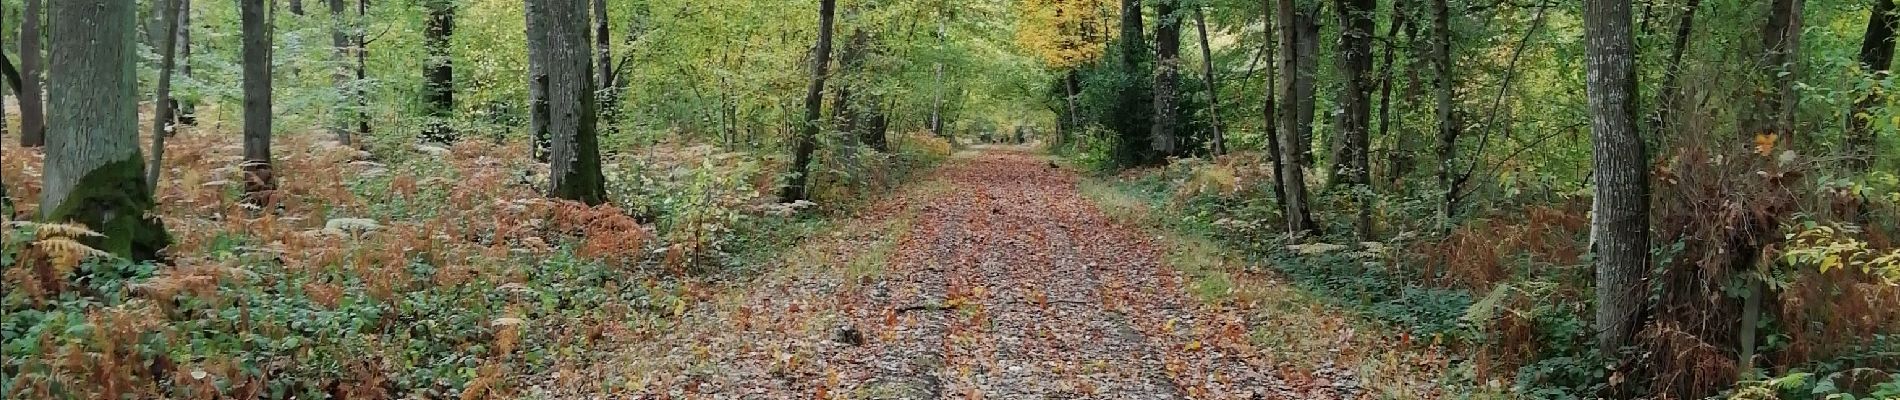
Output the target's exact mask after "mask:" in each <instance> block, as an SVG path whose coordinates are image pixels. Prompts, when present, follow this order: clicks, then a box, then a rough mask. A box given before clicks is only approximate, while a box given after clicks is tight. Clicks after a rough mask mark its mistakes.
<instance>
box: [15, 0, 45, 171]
mask: <svg viewBox="0 0 1900 400" xmlns="http://www.w3.org/2000/svg"><path fill="white" fill-rule="evenodd" d="M43 1H44V0H26V7H25V8H24V10H23V12H22V13H21V14H20V17H21V18H22V21H21V23H20V146H21V147H40V146H44V145H46V108H45V106H44V104H45V103H42V102H41V96H40V69H41V68H40V54H41V53H40V40H42V39H43V37H42V34H41V32H40V25H41V23H40V21H42V18H45V17H44V13H43V12H41V11H40V5H41V3H42V2H43Z"/></svg>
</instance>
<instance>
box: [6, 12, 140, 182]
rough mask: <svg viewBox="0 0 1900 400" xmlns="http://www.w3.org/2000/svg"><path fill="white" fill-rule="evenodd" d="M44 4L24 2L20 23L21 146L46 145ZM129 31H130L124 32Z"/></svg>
mask: <svg viewBox="0 0 1900 400" xmlns="http://www.w3.org/2000/svg"><path fill="white" fill-rule="evenodd" d="M43 1H44V0H26V7H25V9H24V12H23V13H21V15H20V16H21V18H23V20H22V22H21V23H20V146H21V147H40V146H44V145H46V109H45V107H44V104H45V103H41V97H40V54H41V53H40V40H41V39H43V37H42V34H41V33H40V25H41V23H40V21H42V18H45V16H44V13H42V12H40V4H41V2H43ZM126 29H130V28H126Z"/></svg>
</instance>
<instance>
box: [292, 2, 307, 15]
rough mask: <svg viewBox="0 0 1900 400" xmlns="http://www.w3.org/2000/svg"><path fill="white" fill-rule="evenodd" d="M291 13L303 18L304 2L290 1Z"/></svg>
mask: <svg viewBox="0 0 1900 400" xmlns="http://www.w3.org/2000/svg"><path fill="white" fill-rule="evenodd" d="M290 13H291V14H292V15H296V16H303V14H304V11H303V0H290Z"/></svg>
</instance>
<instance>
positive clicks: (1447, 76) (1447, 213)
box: [1431, 0, 1463, 230]
mask: <svg viewBox="0 0 1900 400" xmlns="http://www.w3.org/2000/svg"><path fill="white" fill-rule="evenodd" d="M1446 3H1447V1H1446V0H1432V54H1431V58H1432V71H1433V72H1434V73H1435V74H1436V75H1437V76H1436V77H1435V78H1436V79H1434V82H1433V83H1434V86H1436V87H1435V88H1433V89H1434V90H1433V92H1434V93H1433V94H1434V97H1435V99H1436V108H1435V109H1434V113H1435V114H1436V116H1437V118H1436V119H1437V120H1438V135H1437V136H1438V144H1437V146H1436V147H1437V152H1438V185H1439V189H1440V190H1443V191H1444V192H1443V195H1442V199H1440V200H1441V201H1440V202H1439V203H1438V218H1439V229H1440V230H1450V229H1451V219H1452V215H1453V214H1454V213H1455V212H1456V211H1457V210H1456V208H1457V204H1458V190H1459V189H1458V187H1459V186H1462V182H1458V181H1457V180H1456V179H1457V173H1456V172H1454V171H1455V170H1456V161H1457V158H1458V134H1459V133H1460V132H1461V131H1463V128H1462V127H1460V126H1458V125H1459V124H1458V121H1457V120H1456V118H1457V116H1456V115H1455V110H1454V109H1453V107H1455V106H1454V103H1453V102H1452V95H1453V91H1455V90H1456V89H1454V88H1455V87H1456V86H1457V78H1456V77H1455V75H1454V72H1453V71H1452V68H1453V65H1452V62H1451V42H1452V39H1453V38H1454V36H1453V35H1452V31H1451V7H1450V6H1449V5H1448V4H1446Z"/></svg>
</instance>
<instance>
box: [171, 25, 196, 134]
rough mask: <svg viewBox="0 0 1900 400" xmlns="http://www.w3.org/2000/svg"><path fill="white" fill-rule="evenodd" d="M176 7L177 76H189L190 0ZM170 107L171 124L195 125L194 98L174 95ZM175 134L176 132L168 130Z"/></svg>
mask: <svg viewBox="0 0 1900 400" xmlns="http://www.w3.org/2000/svg"><path fill="white" fill-rule="evenodd" d="M183 1H184V4H180V5H179V7H178V39H177V40H178V43H177V47H178V50H177V51H178V65H177V67H178V76H182V77H185V78H190V77H191V0H183ZM167 105H168V106H169V107H171V108H172V119H173V121H172V123H173V125H187V126H189V125H197V124H198V103H197V101H195V100H189V99H188V100H179V99H178V98H176V97H174V98H171V99H168V100H167ZM169 133H171V134H176V133H177V132H169Z"/></svg>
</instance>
